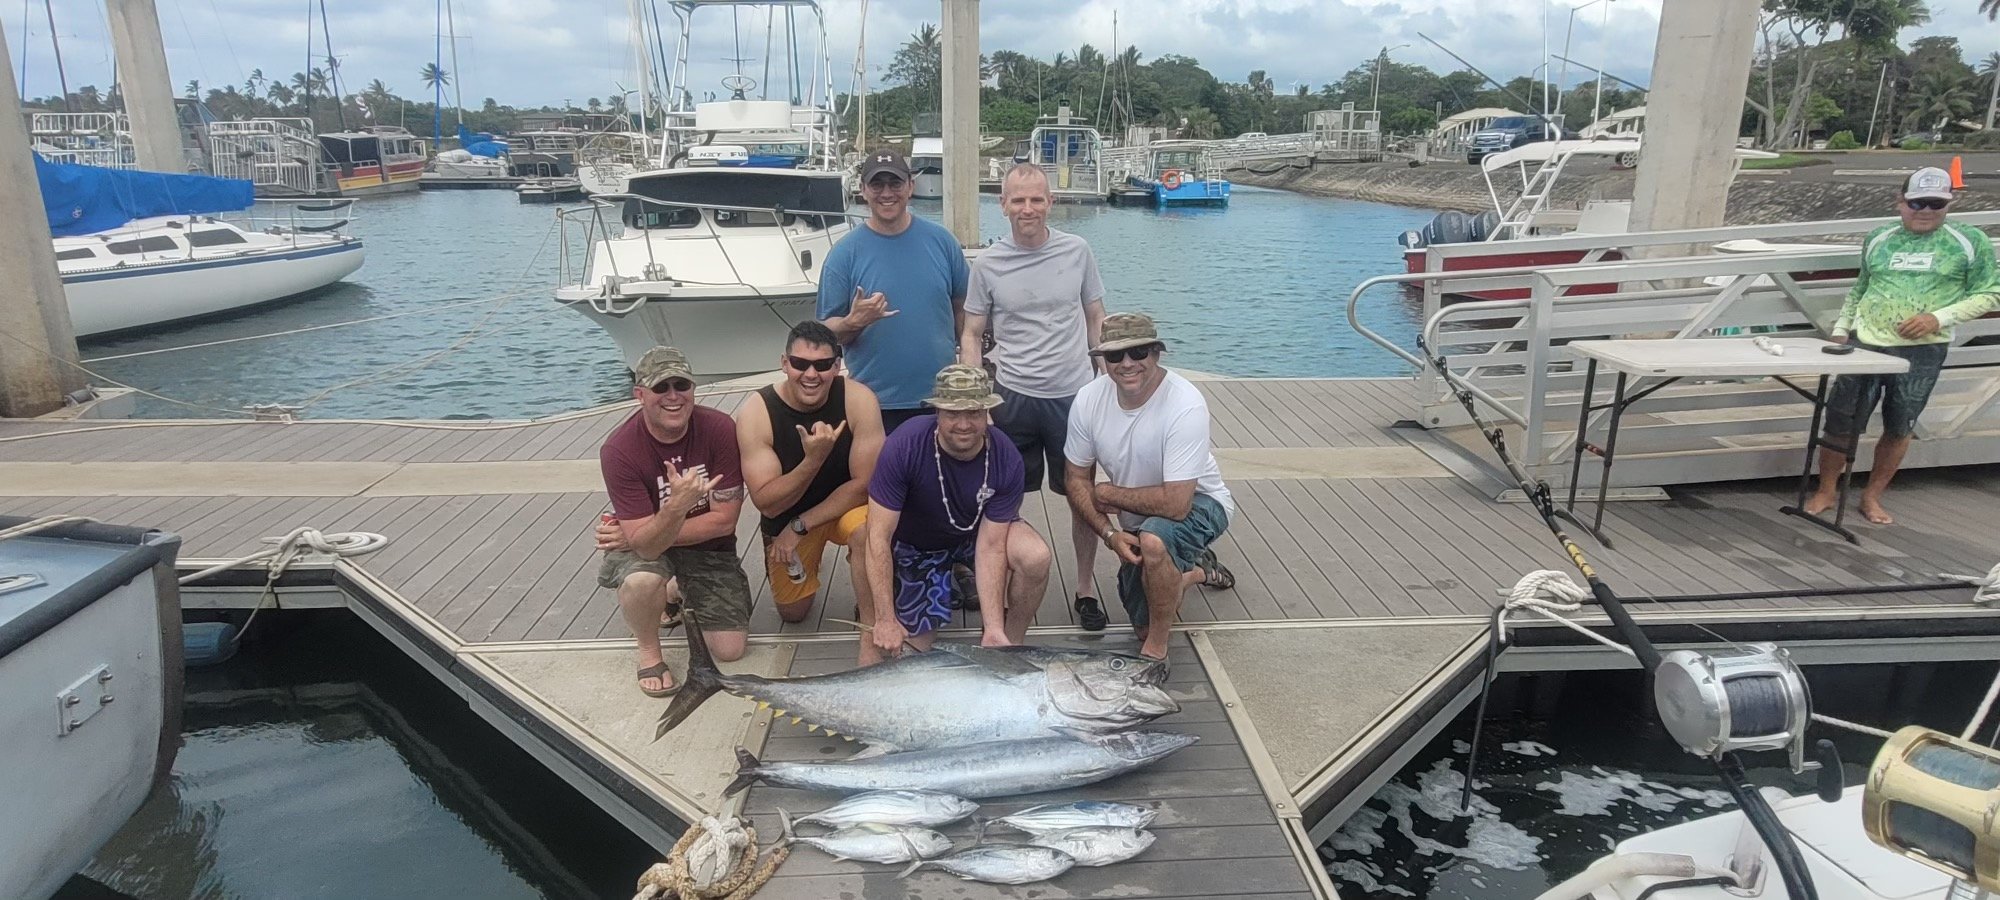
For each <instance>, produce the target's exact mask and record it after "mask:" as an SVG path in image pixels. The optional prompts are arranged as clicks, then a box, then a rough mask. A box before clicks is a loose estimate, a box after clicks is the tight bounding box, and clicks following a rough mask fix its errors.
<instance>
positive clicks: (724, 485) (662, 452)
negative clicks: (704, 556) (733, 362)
mask: <svg viewBox="0 0 2000 900" xmlns="http://www.w3.org/2000/svg"><path fill="white" fill-rule="evenodd" d="M641 415H643V413H642V412H635V413H633V414H632V417H631V418H629V419H626V420H625V422H624V424H621V425H619V426H618V427H617V428H616V429H613V430H612V432H611V436H610V437H607V438H605V439H604V446H603V447H601V448H599V449H598V451H597V461H598V463H599V464H601V465H602V466H603V467H604V492H605V493H607V494H610V495H611V512H612V514H613V515H616V516H617V517H618V518H619V519H620V520H621V521H622V520H630V519H644V518H647V517H649V516H654V515H658V514H659V512H660V504H661V502H663V501H665V500H666V499H667V494H668V489H667V463H673V464H674V467H675V468H677V469H679V470H681V471H682V472H686V471H687V470H688V469H690V468H696V467H700V468H704V469H705V470H706V472H707V477H710V478H713V477H715V476H717V475H720V476H722V480H721V481H718V482H716V484H715V490H717V491H736V492H739V493H740V492H741V491H742V488H743V459H742V457H740V456H738V455H737V453H736V421H735V420H734V419H731V418H730V417H729V415H728V414H727V413H724V412H720V411H718V410H714V409H710V408H709V407H706V406H697V407H695V409H694V418H692V419H690V420H689V421H688V430H687V434H685V435H683V436H682V437H681V439H680V440H678V441H675V442H673V443H671V444H666V443H661V442H660V440H659V439H658V438H655V437H653V433H652V432H650V431H647V430H646V423H645V422H644V421H642V420H641V419H640V416H641ZM705 515H709V505H708V498H707V497H703V498H701V501H700V502H698V503H696V504H695V505H694V506H693V507H692V508H690V509H689V510H688V521H690V522H692V521H694V519H695V518H696V517H698V516H705ZM688 549H690V550H728V551H730V552H731V553H734V552H736V532H735V531H733V530H732V531H731V532H730V533H729V534H728V535H727V536H724V537H719V538H716V539H715V540H712V541H704V542H702V543H699V544H695V545H692V546H690V547H689V548H688Z"/></svg>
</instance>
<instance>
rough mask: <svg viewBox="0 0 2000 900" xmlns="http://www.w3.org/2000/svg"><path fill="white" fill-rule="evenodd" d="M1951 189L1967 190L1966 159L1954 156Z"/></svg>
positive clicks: (1952, 159)
mask: <svg viewBox="0 0 2000 900" xmlns="http://www.w3.org/2000/svg"><path fill="white" fill-rule="evenodd" d="M1951 189H1952V190H1954V191H1962V190H1965V158H1964V157H1961V156H1954V157H1952V158H1951Z"/></svg>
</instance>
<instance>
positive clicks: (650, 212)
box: [625, 168, 845, 228]
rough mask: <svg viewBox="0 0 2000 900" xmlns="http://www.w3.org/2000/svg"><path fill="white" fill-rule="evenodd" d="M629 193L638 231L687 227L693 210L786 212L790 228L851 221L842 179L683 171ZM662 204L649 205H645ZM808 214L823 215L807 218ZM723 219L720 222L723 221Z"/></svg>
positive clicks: (634, 184)
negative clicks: (841, 219) (845, 218)
mask: <svg viewBox="0 0 2000 900" xmlns="http://www.w3.org/2000/svg"><path fill="white" fill-rule="evenodd" d="M626 190H627V191H628V192H630V193H632V194H635V195H637V196H635V197H633V198H631V199H627V200H626V201H625V221H626V224H628V225H631V226H633V227H636V228H658V227H667V228H672V227H678V226H681V225H684V224H687V223H688V222H687V220H686V219H685V218H684V217H683V216H681V215H679V214H678V213H680V212H681V211H683V210H685V211H687V212H693V209H691V207H704V206H708V207H727V208H735V209H745V208H748V209H756V210H767V209H768V210H773V211H776V210H783V211H785V212H786V214H787V216H786V222H787V224H789V223H790V222H792V221H799V220H803V221H805V222H806V223H807V224H809V225H811V226H813V227H816V228H825V227H827V225H829V224H830V223H831V222H832V221H833V220H835V219H836V218H838V217H840V216H843V215H845V211H844V207H845V204H844V203H843V202H842V198H841V192H840V178H839V177H838V176H832V175H829V176H827V177H805V176H800V175H791V174H777V173H773V172H768V171H766V172H760V171H758V170H756V169H735V168H713V169H681V170H676V171H674V172H671V173H666V174H661V175H655V176H651V177H639V178H634V179H632V180H631V182H630V183H629V184H628V185H627V187H626ZM640 197H643V198H646V199H648V200H654V201H659V202H656V203H647V202H645V200H641V199H639V198H640ZM807 212H815V213H819V215H806V213H807ZM718 218H720V217H718ZM729 218H730V222H729V224H731V225H738V224H752V221H753V220H752V219H750V218H748V217H745V216H741V215H737V216H732V217H729Z"/></svg>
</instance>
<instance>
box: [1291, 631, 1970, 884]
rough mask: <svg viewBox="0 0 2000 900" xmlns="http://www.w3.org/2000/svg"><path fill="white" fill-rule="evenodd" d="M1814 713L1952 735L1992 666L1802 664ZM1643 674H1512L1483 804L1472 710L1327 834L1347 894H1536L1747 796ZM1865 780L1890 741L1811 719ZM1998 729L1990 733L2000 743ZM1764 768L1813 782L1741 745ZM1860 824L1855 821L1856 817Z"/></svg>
mask: <svg viewBox="0 0 2000 900" xmlns="http://www.w3.org/2000/svg"><path fill="white" fill-rule="evenodd" d="M1805 673H1806V679H1807V682H1808V683H1809V684H1810V685H1811V688H1812V696H1813V699H1814V711H1815V712H1822V713H1826V714H1828V715H1832V716H1835V717H1838V718H1842V719H1846V720H1848V721H1852V722H1861V723H1864V724H1867V725H1872V726H1875V727H1878V728H1884V729H1889V730H1894V729H1896V728H1900V727H1902V726H1904V725H1913V724H1918V725H1927V726H1930V727H1932V728H1937V729H1939V730H1942V731H1946V732H1949V733H1952V734H1957V733H1958V732H1959V731H1960V730H1961V729H1962V728H1964V726H1965V720H1966V719H1967V718H1969V717H1970V716H1971V715H1972V712H1973V710H1974V709H1976V708H1977V707H1978V705H1979V700H1980V696H1981V695H1982V694H1983V693H1984V692H1985V690H1986V686H1987V684H1988V683H1989V682H1991V680H1992V679H1993V677H1994V667H1993V664H1992V663H1908V664H1890V665H1854V666H1831V667H1806V669H1805ZM1644 689H1645V687H1644V681H1643V679H1642V678H1641V677H1640V675H1639V673H1638V672H1636V671H1615V672H1574V673H1567V674H1563V673H1555V674H1541V675H1510V676H1504V677H1502V678H1500V679H1498V680H1497V681H1495V683H1494V687H1493V691H1494V693H1493V695H1492V701H1491V705H1490V707H1489V709H1488V710H1487V720H1486V727H1485V730H1484V733H1483V734H1482V735H1481V737H1480V744H1481V746H1480V752H1479V761H1478V768H1477V771H1476V772H1475V773H1474V776H1473V794H1472V797H1473V799H1472V804H1471V808H1470V809H1469V810H1467V809H1463V808H1462V807H1461V806H1460V797H1461V791H1462V790H1463V788H1464V785H1465V770H1466V763H1467V759H1468V757H1469V756H1470V751H1471V749H1472V747H1471V744H1470V743H1469V742H1470V741H1471V739H1472V730H1473V727H1472V726H1473V716H1474V709H1476V707H1472V708H1468V709H1467V710H1466V711H1465V712H1464V713H1463V714H1461V715H1459V716H1458V717H1457V718H1456V719H1455V720H1453V722H1452V723H1451V724H1450V725H1449V726H1448V727H1446V728H1445V729H1444V730H1443V731H1442V732H1440V733H1439V735H1438V737H1437V738H1436V739H1434V740H1432V741H1431V743H1430V744H1429V745H1427V746H1425V747H1424V749H1423V750H1421V751H1419V752H1418V753H1417V755H1416V756H1415V757H1413V758H1412V759H1411V761H1410V763H1409V764H1408V765H1406V766H1404V767H1403V769H1402V771H1400V772H1399V773H1397V775H1396V776H1395V778H1393V779H1392V780H1391V781H1390V782H1389V784H1387V785H1386V786H1384V787H1383V788H1382V789H1381V790H1380V791H1377V792H1376V794H1375V796H1374V797H1373V798H1372V799H1370V800H1369V801H1368V802H1367V804H1366V805H1365V806H1363V807H1362V808H1361V810H1360V811H1359V812H1357V813H1355V814H1354V815H1353V816H1352V817H1350V818H1349V819H1348V821H1347V822H1346V823H1345V824H1344V825H1343V826H1342V827H1341V828H1340V830H1339V831H1338V832H1336V833H1335V834H1334V836H1333V837H1332V839H1330V840H1328V841H1327V842H1326V843H1325V844H1322V845H1321V847H1320V857H1321V859H1322V860H1323V861H1325V862H1326V864H1327V869H1328V871H1329V872H1331V873H1332V875H1333V877H1334V882H1335V884H1336V885H1338V887H1339V890H1340V896H1341V898H1342V900H1394V898H1406V897H1426V898H1431V900H1532V898H1534V897H1537V896H1540V895H1541V893H1542V892H1543V891H1544V890H1547V889H1548V888H1551V887H1554V886H1555V885H1556V884H1557V883H1559V882H1561V881H1562V880H1564V879H1566V878H1569V877H1570V876H1573V875H1575V874H1577V873H1578V872H1581V871H1583V870H1584V869H1585V868H1587V867H1588V866H1589V865H1590V864H1591V863H1592V862H1594V861H1596V860H1597V858H1598V857H1601V856H1603V855H1604V854H1606V853H1609V852H1611V850H1612V849H1613V848H1614V847H1615V846H1616V844H1617V842H1619V841H1622V840H1625V839H1626V838H1630V837H1635V836H1637V835H1639V834H1642V833H1644V832H1649V831H1653V830H1656V829H1659V828H1664V827H1666V826H1669V825H1676V824H1679V823H1681V822H1686V821H1689V820H1691V819H1697V818H1701V817H1703V816H1709V815H1715V814H1717V813H1724V812H1728V811H1730V810H1733V809H1735V803H1734V802H1733V801H1732V800H1731V798H1730V796H1729V792H1728V789H1727V788H1726V787H1725V786H1724V785H1723V784H1722V782H1721V780H1720V779H1719V778H1717V777H1716V774H1715V769H1714V767H1713V766H1711V765H1710V764H1709V763H1707V762H1706V761H1704V760H1702V759H1698V758H1696V757H1694V756H1692V755H1690V754H1688V753H1686V752H1685V751H1682V750H1681V749H1680V747H1679V746H1678V745H1676V744H1675V743H1674V742H1673V739H1672V738H1671V737H1669V736H1668V735H1667V733H1666V731H1665V729H1664V728H1662V727H1661V726H1660V724H1659V722H1658V720H1656V719H1653V718H1651V716H1650V713H1649V710H1650V704H1648V703H1647V702H1645V698H1644V695H1643V691H1644ZM1810 737H1811V738H1813V739H1818V738H1830V739H1832V740H1833V741H1834V743H1835V745H1836V746H1838V747H1839V749H1840V757H1841V762H1842V768H1843V770H1844V774H1845V776H1846V777H1845V782H1846V784H1847V785H1848V787H1849V788H1855V787H1857V786H1858V785H1860V784H1861V783H1862V780H1863V778H1864V777H1865V776H1866V774H1867V771H1868V765H1869V763H1870V762H1872V761H1873V759H1874V757H1875V753H1876V751H1877V750H1879V749H1881V746H1882V742H1881V741H1880V740H1878V739H1876V738H1872V737H1868V736H1865V735H1859V734H1855V733H1853V732H1849V731H1844V730H1840V729H1834V728H1828V727H1825V726H1821V725H1815V726H1813V728H1812V733H1811V735H1810ZM1990 741H1991V738H1988V742H1989V743H1990ZM1743 759H1744V764H1745V768H1746V769H1747V770H1748V772H1749V775H1750V778H1751V780H1752V781H1754V782H1756V783H1757V784H1758V785H1759V786H1763V787H1776V788H1780V789H1782V790H1785V791H1787V792H1789V793H1792V794H1808V793H1811V792H1812V790H1813V781H1812V779H1811V776H1806V777H1795V776H1793V775H1792V774H1791V769H1790V768H1789V767H1788V766H1787V765H1786V763H1785V756H1784V754H1782V753H1776V752H1768V753H1752V754H1745V755H1744V757H1743ZM1856 827H1859V823H1856Z"/></svg>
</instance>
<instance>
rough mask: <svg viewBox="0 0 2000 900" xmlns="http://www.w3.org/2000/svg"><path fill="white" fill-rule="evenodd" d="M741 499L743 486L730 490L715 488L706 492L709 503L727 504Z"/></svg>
mask: <svg viewBox="0 0 2000 900" xmlns="http://www.w3.org/2000/svg"><path fill="white" fill-rule="evenodd" d="M741 499H743V485H740V484H739V485H737V486H735V487H732V488H717V489H715V490H712V491H709V492H708V500H709V502H710V503H728V502H729V501H731V500H741Z"/></svg>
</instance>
